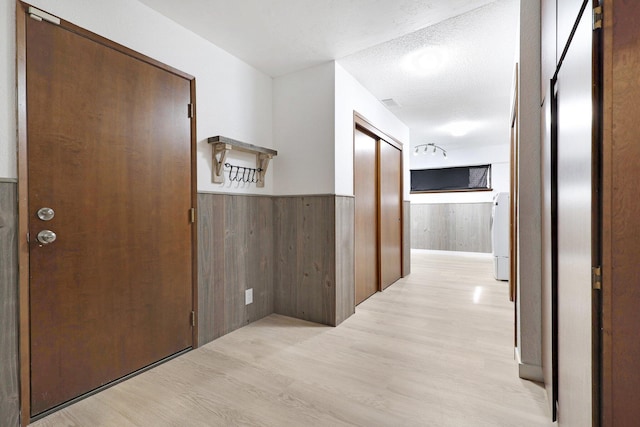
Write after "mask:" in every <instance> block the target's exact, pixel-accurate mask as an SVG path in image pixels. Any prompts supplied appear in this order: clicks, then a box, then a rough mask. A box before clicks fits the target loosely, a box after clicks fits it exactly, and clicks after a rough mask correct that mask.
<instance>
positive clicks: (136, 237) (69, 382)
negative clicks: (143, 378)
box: [26, 18, 193, 415]
mask: <svg viewBox="0 0 640 427" xmlns="http://www.w3.org/2000/svg"><path fill="white" fill-rule="evenodd" d="M26 21H27V22H26V25H27V45H26V47H27V108H28V111H27V113H28V117H27V128H28V129H27V130H28V140H27V142H28V155H27V161H28V179H29V182H28V186H29V189H28V198H29V199H28V205H29V234H30V244H29V253H30V266H29V269H30V271H29V275H30V283H29V292H30V313H29V314H30V329H31V330H30V344H31V359H30V369H31V371H30V375H31V414H32V415H37V414H39V413H42V412H44V411H47V410H49V409H52V408H54V407H56V406H57V405H60V404H62V403H65V402H66V401H68V400H70V399H74V398H76V397H78V396H80V395H82V394H84V393H87V392H89V391H91V390H94V389H96V388H99V387H101V386H103V385H105V384H108V383H109V382H111V381H114V380H116V379H118V378H121V377H123V376H126V375H128V374H130V373H132V372H134V371H136V370H138V369H141V368H143V367H145V366H148V365H150V364H153V363H154V362H157V361H159V360H161V359H163V358H166V357H168V356H171V355H173V354H176V353H178V352H181V351H182V350H185V349H187V348H190V347H191V346H192V343H193V341H192V326H191V320H190V318H191V311H192V310H193V302H192V281H193V271H192V269H193V258H192V257H193V253H192V247H193V246H192V245H193V241H192V227H193V224H191V223H190V221H189V210H190V208H191V207H192V200H193V199H192V196H193V192H192V144H191V130H190V129H191V119H189V118H188V115H187V105H188V104H189V103H190V102H191V83H190V80H188V79H187V78H185V77H182V76H179V75H177V74H174V73H172V72H169V71H167V70H165V69H162V68H161V67H159V66H156V65H151V64H149V63H146V62H143V61H142V60H139V59H137V58H134V57H133V56H131V55H129V54H125V53H122V52H120V51H118V50H116V49H115V48H113V47H110V46H106V45H105V44H103V43H100V42H98V41H94V40H92V39H90V38H89V37H85V36H83V35H79V34H78V33H76V32H75V31H72V30H67V29H65V28H64V27H63V25H54V24H51V23H48V22H45V21H42V22H38V21H36V20H34V19H30V18H26ZM47 208H49V209H52V210H53V212H52V211H50V210H48V209H47ZM46 230H50V231H51V232H54V233H56V236H57V238H56V239H55V240H53V234H51V233H46ZM39 235H40V238H38V236H39Z"/></svg>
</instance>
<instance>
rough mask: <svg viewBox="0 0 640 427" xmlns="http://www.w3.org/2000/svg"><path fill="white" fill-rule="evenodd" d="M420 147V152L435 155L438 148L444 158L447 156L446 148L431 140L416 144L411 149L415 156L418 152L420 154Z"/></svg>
mask: <svg viewBox="0 0 640 427" xmlns="http://www.w3.org/2000/svg"><path fill="white" fill-rule="evenodd" d="M421 149H422V154H427V153H431V154H433V155H435V154H436V152H437V151H438V150H440V152H441V153H442V157H444V158H445V159H446V158H447V150H445V149H444V148H442V147H440V146H439V145H436V144H434V143H433V142H430V143H428V144H420V145H416V146H415V147H414V149H413V155H414V156H417V155H418V154H420V151H421Z"/></svg>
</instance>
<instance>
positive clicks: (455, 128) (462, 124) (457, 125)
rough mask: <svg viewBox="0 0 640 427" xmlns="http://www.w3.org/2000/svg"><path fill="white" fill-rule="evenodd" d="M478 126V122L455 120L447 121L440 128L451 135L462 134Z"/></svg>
mask: <svg viewBox="0 0 640 427" xmlns="http://www.w3.org/2000/svg"><path fill="white" fill-rule="evenodd" d="M478 127H480V123H478V122H474V121H470V120H459V121H455V122H449V123H447V124H446V125H444V126H441V127H440V130H441V131H443V132H446V133H450V134H451V135H452V136H464V135H466V134H468V133H469V132H471V131H473V130H476V129H477V128H478Z"/></svg>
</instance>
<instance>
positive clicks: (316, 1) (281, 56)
mask: <svg viewBox="0 0 640 427" xmlns="http://www.w3.org/2000/svg"><path fill="white" fill-rule="evenodd" d="M140 1H141V2H142V3H144V4H146V5H147V6H149V7H151V8H152V9H155V10H157V11H158V12H160V13H162V14H163V15H165V16H167V17H169V18H170V19H172V20H174V21H175V22H177V23H179V24H180V25H182V26H184V27H186V28H188V29H190V30H191V31H193V32H194V33H196V34H198V35H200V36H202V37H204V38H205V39H208V40H209V41H211V42H213V43H214V44H216V45H217V46H219V47H221V48H222V49H224V50H226V51H227V52H229V53H231V54H233V55H234V56H237V57H238V58H240V59H242V60H243V61H245V62H247V63H249V64H251V65H253V66H254V67H255V68H257V69H259V70H261V71H263V72H265V73H267V74H269V75H271V76H273V77H276V76H280V75H283V74H287V73H290V72H292V71H297V70H301V69H304V68H307V67H310V66H313V65H316V64H319V63H322V62H326V61H328V60H333V59H338V58H341V57H343V56H346V55H350V54H352V53H354V52H357V51H359V50H362V49H365V48H368V47H371V46H375V45H377V44H379V43H383V42H386V41H388V40H391V39H394V38H396V37H399V36H403V35H405V34H408V33H410V32H413V31H416V30H419V29H421V28H424V27H426V26H428V25H432V24H435V23H437V22H440V21H443V20H445V19H448V18H451V17H453V16H457V15H460V14H462V13H465V12H468V11H470V10H472V9H475V8H477V7H479V6H482V5H483V4H487V3H491V1H493V0H180V1H176V0H140Z"/></svg>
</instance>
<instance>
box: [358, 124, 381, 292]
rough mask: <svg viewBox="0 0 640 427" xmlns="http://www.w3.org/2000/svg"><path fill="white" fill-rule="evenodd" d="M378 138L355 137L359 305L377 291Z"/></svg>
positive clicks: (360, 135) (359, 133)
mask: <svg viewBox="0 0 640 427" xmlns="http://www.w3.org/2000/svg"><path fill="white" fill-rule="evenodd" d="M376 145H377V141H376V139H375V138H373V137H371V136H369V135H368V134H366V133H364V132H361V131H359V130H357V129H356V131H355V138H354V177H355V178H354V194H355V199H356V200H355V201H356V203H355V205H356V206H355V225H356V230H355V265H356V267H355V270H356V305H357V304H360V303H361V302H362V301H364V300H365V299H367V298H369V297H370V296H371V295H373V294H375V293H376V292H377V290H378V250H377V247H378V239H377V234H378V215H377V211H378V208H377V204H378V203H377V194H378V189H377V173H376Z"/></svg>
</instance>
